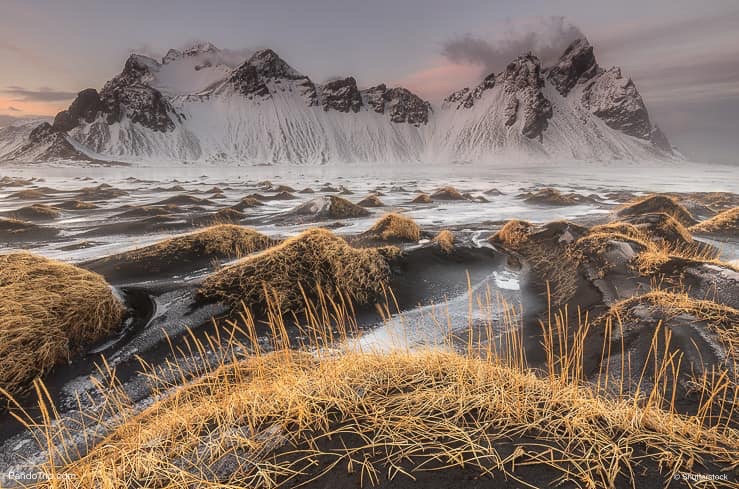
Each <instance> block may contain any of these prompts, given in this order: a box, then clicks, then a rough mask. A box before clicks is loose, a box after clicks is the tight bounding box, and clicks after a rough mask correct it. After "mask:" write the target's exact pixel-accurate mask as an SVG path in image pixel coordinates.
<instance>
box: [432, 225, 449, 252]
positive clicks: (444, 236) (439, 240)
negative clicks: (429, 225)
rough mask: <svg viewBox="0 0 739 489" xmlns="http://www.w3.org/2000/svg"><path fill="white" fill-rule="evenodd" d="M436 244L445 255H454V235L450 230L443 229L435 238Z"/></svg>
mask: <svg viewBox="0 0 739 489" xmlns="http://www.w3.org/2000/svg"><path fill="white" fill-rule="evenodd" d="M434 243H436V244H437V245H439V248H441V250H442V251H443V252H444V253H452V252H453V251H454V233H452V232H451V231H449V230H448V229H443V230H441V231H439V234H437V235H436V236H435V237H434Z"/></svg>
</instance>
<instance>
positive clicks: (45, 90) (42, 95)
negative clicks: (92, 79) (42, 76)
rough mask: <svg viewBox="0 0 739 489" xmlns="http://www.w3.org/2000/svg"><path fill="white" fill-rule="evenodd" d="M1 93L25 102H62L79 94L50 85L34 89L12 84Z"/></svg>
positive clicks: (0, 91)
mask: <svg viewBox="0 0 739 489" xmlns="http://www.w3.org/2000/svg"><path fill="white" fill-rule="evenodd" d="M0 93H4V94H6V95H9V96H11V97H15V99H16V100H21V101H24V102H61V101H64V100H70V99H73V98H75V97H76V96H77V93H76V92H61V91H59V90H54V89H53V88H49V87H41V88H39V89H38V90H32V89H29V88H24V87H18V86H10V87H7V88H5V89H4V90H0Z"/></svg>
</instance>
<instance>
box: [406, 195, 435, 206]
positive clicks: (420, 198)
mask: <svg viewBox="0 0 739 489" xmlns="http://www.w3.org/2000/svg"><path fill="white" fill-rule="evenodd" d="M431 202H433V200H431V197H430V196H429V194H424V193H420V194H418V195H416V196H415V197H414V198H413V200H411V204H430V203H431Z"/></svg>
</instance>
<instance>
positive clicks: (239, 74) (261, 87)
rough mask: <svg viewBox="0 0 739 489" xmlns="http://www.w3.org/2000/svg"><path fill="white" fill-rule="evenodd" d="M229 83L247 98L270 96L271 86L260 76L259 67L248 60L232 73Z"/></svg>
mask: <svg viewBox="0 0 739 489" xmlns="http://www.w3.org/2000/svg"><path fill="white" fill-rule="evenodd" d="M228 83H229V84H230V85H231V86H232V87H233V88H234V89H236V91H238V92H239V93H240V94H242V95H243V96H245V97H247V98H253V97H255V96H257V97H266V96H269V88H267V85H265V84H264V81H262V79H261V78H260V76H259V73H258V72H257V68H256V67H255V66H253V65H250V64H249V63H248V62H246V63H244V64H243V65H241V66H239V67H238V68H237V69H235V70H234V71H233V72H232V73H231V76H229V78H228Z"/></svg>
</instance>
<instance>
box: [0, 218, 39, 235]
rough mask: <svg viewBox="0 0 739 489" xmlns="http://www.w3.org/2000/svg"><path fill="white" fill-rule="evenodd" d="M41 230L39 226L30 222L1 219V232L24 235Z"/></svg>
mask: <svg viewBox="0 0 739 489" xmlns="http://www.w3.org/2000/svg"><path fill="white" fill-rule="evenodd" d="M37 229H39V226H37V225H36V224H32V223H30V222H25V221H21V220H19V219H14V218H12V217H0V231H2V232H3V233H9V234H23V233H27V232H30V231H34V230H37Z"/></svg>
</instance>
